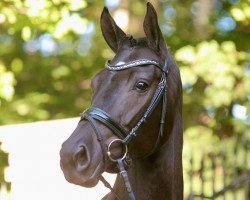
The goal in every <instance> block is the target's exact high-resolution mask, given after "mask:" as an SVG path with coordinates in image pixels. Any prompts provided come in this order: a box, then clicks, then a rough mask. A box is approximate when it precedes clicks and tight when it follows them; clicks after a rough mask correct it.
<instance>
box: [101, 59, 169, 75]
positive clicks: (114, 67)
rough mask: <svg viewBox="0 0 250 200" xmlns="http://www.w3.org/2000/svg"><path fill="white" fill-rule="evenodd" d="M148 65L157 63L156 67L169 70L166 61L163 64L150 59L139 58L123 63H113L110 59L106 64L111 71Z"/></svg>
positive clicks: (164, 70)
mask: <svg viewBox="0 0 250 200" xmlns="http://www.w3.org/2000/svg"><path fill="white" fill-rule="evenodd" d="M146 65H155V66H156V67H158V68H160V69H161V70H162V71H163V72H165V73H167V72H168V65H167V63H164V65H161V64H160V63H159V62H158V61H155V60H148V59H139V60H133V61H130V62H126V63H123V64H118V65H111V64H110V60H108V61H107V62H106V64H105V68H106V69H107V70H110V71H120V70H124V69H129V68H132V67H139V66H140V67H142V66H146Z"/></svg>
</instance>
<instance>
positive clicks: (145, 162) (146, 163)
mask: <svg viewBox="0 0 250 200" xmlns="http://www.w3.org/2000/svg"><path fill="white" fill-rule="evenodd" d="M128 175H129V180H130V182H131V185H132V190H133V192H134V193H135V196H136V199H139V200H144V199H145V200H154V199H159V200H160V199H164V200H165V199H167V200H168V199H169V200H182V199H183V175H182V121H181V112H179V113H178V114H177V115H176V116H175V119H174V123H173V126H172V128H171V130H170V135H169V138H168V140H167V141H166V143H165V145H164V146H163V147H162V148H161V149H160V150H159V151H158V152H156V153H154V154H153V155H151V156H150V157H148V158H145V159H138V160H133V162H132V165H131V167H130V168H129V170H128ZM114 190H115V191H116V193H117V194H118V196H119V197H122V198H121V199H123V200H128V193H127V191H125V187H124V183H123V180H122V179H121V178H120V176H119V175H117V178H116V181H115V185H114ZM104 199H107V200H111V199H112V200H114V199H116V198H115V196H114V195H113V194H112V193H109V195H107V196H106V198H104Z"/></svg>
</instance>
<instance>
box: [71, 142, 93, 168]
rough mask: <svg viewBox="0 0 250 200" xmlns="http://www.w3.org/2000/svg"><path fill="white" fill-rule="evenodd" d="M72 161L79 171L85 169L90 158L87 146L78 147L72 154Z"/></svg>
mask: <svg viewBox="0 0 250 200" xmlns="http://www.w3.org/2000/svg"><path fill="white" fill-rule="evenodd" d="M74 162H75V165H76V169H77V171H79V172H81V171H83V170H85V169H86V168H87V167H88V166H89V164H90V159H89V155H88V150H87V148H85V147H84V146H81V147H79V149H78V150H77V151H76V153H75V154H74Z"/></svg>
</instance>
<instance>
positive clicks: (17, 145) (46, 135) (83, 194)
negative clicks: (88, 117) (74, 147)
mask: <svg viewBox="0 0 250 200" xmlns="http://www.w3.org/2000/svg"><path fill="white" fill-rule="evenodd" d="M78 120H79V119H76V118H72V119H63V120H53V121H45V122H36V123H28V124H20V125H11V126H0V141H2V143H3V144H2V148H3V149H4V150H5V151H6V152H8V153H9V164H10V167H9V168H8V169H7V170H6V178H7V179H8V180H9V181H11V185H12V190H11V194H10V196H8V197H6V196H3V195H2V196H0V199H1V200H4V199H7V200H57V199H60V200H98V199H101V197H103V196H104V195H105V194H106V193H108V192H109V191H108V189H106V188H105V187H104V186H103V185H102V183H99V184H98V185H97V186H96V187H95V188H83V187H79V186H76V185H72V184H70V183H68V182H67V181H66V180H65V179H64V176H63V173H62V171H61V169H60V165H59V160H60V157H59V151H60V148H61V144H62V142H63V141H64V140H65V139H67V138H68V137H69V135H70V134H71V133H72V131H73V130H74V128H75V127H76V125H77V123H78ZM104 176H105V177H106V178H107V179H108V180H109V181H110V183H113V182H114V178H115V177H114V175H110V174H105V175H104Z"/></svg>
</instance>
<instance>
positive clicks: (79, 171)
mask: <svg viewBox="0 0 250 200" xmlns="http://www.w3.org/2000/svg"><path fill="white" fill-rule="evenodd" d="M101 28H102V33H103V36H104V38H105V40H106V42H107V44H108V45H109V47H110V48H111V49H112V50H113V51H114V52H115V57H114V58H113V59H112V61H109V62H107V63H106V65H105V67H106V68H105V69H103V70H102V71H101V72H99V73H98V74H97V75H96V76H95V77H94V78H93V79H92V83H91V87H92V91H93V99H92V103H91V107H90V109H88V110H87V111H85V112H84V113H83V115H82V117H81V120H80V122H79V124H78V126H77V127H76V129H75V130H74V132H73V133H72V135H71V136H70V137H69V138H68V139H67V140H66V141H65V142H64V143H63V145H62V149H61V151H60V156H61V162H60V164H61V168H62V170H63V172H64V176H65V178H66V179H67V180H68V181H69V182H70V183H73V184H77V185H80V186H83V187H94V186H95V185H96V184H97V183H98V181H99V180H100V179H102V173H103V172H104V171H107V172H109V173H118V172H119V171H120V172H121V173H120V174H121V175H118V176H117V178H116V181H115V185H114V187H113V191H112V192H110V193H108V194H107V195H106V196H105V197H104V198H103V199H108V200H111V199H112V200H113V199H124V200H125V199H137V200H162V199H171V200H172V199H177V200H181V199H183V174H182V145H183V137H182V134H183V131H182V84H181V79H180V73H179V69H178V67H177V65H176V63H175V61H174V59H173V57H172V55H171V54H170V52H169V51H168V48H167V46H166V44H165V42H164V38H163V36H162V33H161V31H160V28H159V25H158V20H157V14H156V11H155V10H154V8H153V6H152V5H151V4H150V3H148V4H147V12H146V16H145V19H144V23H143V28H144V32H145V35H146V37H142V38H137V39H134V38H133V37H132V36H130V35H126V34H125V33H124V32H123V31H122V30H121V29H120V28H119V27H118V26H117V25H116V23H115V21H114V20H113V18H112V17H111V16H110V14H109V11H108V9H107V8H104V10H103V12H102V15H101ZM127 148H128V151H129V155H127V154H126V153H127V152H126V150H127ZM123 155H124V156H123ZM121 157H122V158H121ZM131 160H132V162H131V163H130V161H131ZM114 161H115V162H114ZM124 163H125V164H124ZM123 168H125V169H126V170H124V169H123ZM123 172H124V173H123ZM126 176H127V177H126ZM126 180H127V181H126ZM126 184H129V185H126ZM125 186H126V187H125ZM130 190H132V191H133V193H130ZM131 196H132V197H131Z"/></svg>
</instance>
